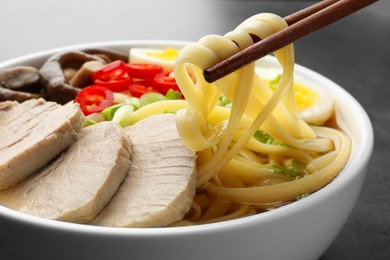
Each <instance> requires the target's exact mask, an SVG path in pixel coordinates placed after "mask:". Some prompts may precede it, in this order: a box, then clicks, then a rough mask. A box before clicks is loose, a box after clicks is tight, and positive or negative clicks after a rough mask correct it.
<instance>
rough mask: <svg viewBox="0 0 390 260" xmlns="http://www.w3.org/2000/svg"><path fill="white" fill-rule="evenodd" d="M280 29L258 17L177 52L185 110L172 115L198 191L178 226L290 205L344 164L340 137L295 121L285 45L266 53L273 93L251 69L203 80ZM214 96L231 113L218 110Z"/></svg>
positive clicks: (346, 147) (346, 150)
mask: <svg viewBox="0 0 390 260" xmlns="http://www.w3.org/2000/svg"><path fill="white" fill-rule="evenodd" d="M286 26H287V24H286V22H285V21H284V20H283V19H282V18H280V17H279V16H277V15H274V14H268V13H266V14H259V15H255V16H253V17H251V18H249V19H247V20H246V21H244V22H243V23H242V24H240V25H239V26H238V27H237V28H236V29H235V30H234V31H232V32H229V33H227V34H226V35H224V36H218V35H209V36H205V37H203V38H201V39H200V40H199V41H198V42H197V43H194V44H191V45H188V46H186V47H185V48H183V49H182V50H181V52H180V54H179V57H178V59H177V61H176V65H175V70H174V73H175V78H176V81H177V83H178V85H179V87H180V90H181V92H182V93H183V95H184V96H185V98H186V101H187V105H186V108H185V109H181V110H179V111H178V112H177V128H178V131H179V133H180V136H181V138H182V139H183V141H184V142H185V143H186V145H187V147H189V148H190V149H191V150H193V151H195V152H197V154H198V165H197V166H198V179H197V189H198V190H197V195H196V197H195V199H194V203H193V207H192V210H191V212H190V213H189V214H188V216H187V220H186V221H190V222H191V223H207V222H209V221H218V220H224V219H230V218H236V217H239V216H245V215H249V214H254V213H256V212H258V211H261V210H263V209H269V208H274V207H277V206H279V205H282V204H284V203H286V202H290V201H294V200H296V199H299V198H301V197H304V196H306V195H308V194H310V193H313V192H315V191H317V190H319V189H320V188H322V187H324V186H325V185H327V184H328V183H329V182H330V181H331V180H332V179H334V178H335V177H336V176H337V175H338V173H339V172H340V171H341V169H342V168H343V167H344V165H345V164H346V162H347V160H348V158H349V154H350V148H351V142H350V140H349V138H348V137H347V135H346V134H345V133H343V132H342V131H340V130H338V129H336V128H333V127H329V126H313V125H310V124H308V123H307V122H305V121H303V120H302V119H300V118H299V117H298V112H297V107H296V102H295V95H294V88H293V85H294V75H293V74H294V49H293V45H292V44H290V45H288V46H286V47H284V48H282V49H280V50H278V51H276V52H275V53H274V56H275V57H276V59H277V61H278V62H279V64H280V66H281V68H282V71H281V77H280V80H279V82H278V84H277V87H276V88H275V91H272V90H271V89H270V88H269V86H268V85H267V83H266V82H265V81H264V80H263V79H262V78H261V75H258V73H256V71H255V63H252V64H249V65H247V66H245V67H244V68H241V69H239V70H238V71H236V72H233V73H231V74H229V75H228V76H225V77H224V78H222V79H220V80H218V81H216V82H214V83H208V82H207V81H206V80H205V79H204V77H203V70H204V69H206V68H208V67H210V66H211V65H214V64H216V63H217V62H219V61H220V60H222V59H224V58H227V57H228V56H231V55H233V54H235V53H237V52H238V51H239V50H242V49H244V48H246V47H248V46H249V45H251V44H253V40H252V37H253V36H256V37H259V38H260V39H263V38H266V37H268V36H269V35H271V34H273V33H275V32H277V31H279V30H281V29H283V28H285V27H286ZM221 95H222V96H224V97H226V98H227V99H229V100H231V101H232V106H231V108H226V107H221V106H218V101H219V99H220V97H221ZM256 135H263V136H266V137H267V138H268V140H267V141H265V142H264V141H262V140H260V141H259V140H258V138H256ZM269 140H272V141H269Z"/></svg>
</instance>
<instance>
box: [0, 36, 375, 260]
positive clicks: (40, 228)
mask: <svg viewBox="0 0 390 260" xmlns="http://www.w3.org/2000/svg"><path fill="white" fill-rule="evenodd" d="M185 44H188V43H187V42H177V41H174V42H172V41H122V42H103V43H95V44H84V45H77V46H70V47H66V48H61V49H55V50H49V51H44V52H40V53H36V54H31V55H27V56H24V57H21V58H17V59H13V60H10V61H7V62H3V63H1V64H0V69H3V68H6V67H10V66H14V65H20V64H23V65H34V66H40V65H41V64H42V63H43V62H44V61H45V60H46V59H47V58H48V57H49V56H50V55H52V54H53V53H55V52H58V51H64V50H70V49H80V48H85V47H110V48H114V49H116V50H119V51H123V52H125V53H126V52H127V51H128V49H129V48H131V47H135V46H138V47H139V46H143V47H146V46H149V47H153V46H154V47H168V46H169V47H177V48H180V47H182V46H184V45H185ZM259 65H260V66H263V65H264V66H274V65H275V63H274V60H273V59H269V58H266V59H264V60H262V61H260V62H259ZM296 73H297V76H298V77H302V78H304V79H305V80H307V81H309V82H312V83H313V84H317V85H320V86H323V87H324V88H326V89H327V91H329V92H330V93H332V94H333V95H334V97H335V99H336V103H337V106H338V109H339V110H340V113H341V116H342V117H343V119H344V120H345V122H346V126H347V128H348V131H349V133H350V135H351V136H352V138H353V151H352V156H351V158H350V160H349V163H348V164H347V165H346V167H345V169H344V170H343V171H342V172H341V174H340V175H339V176H338V177H337V178H336V179H335V180H334V181H333V182H332V183H330V184H329V185H327V186H326V187H324V188H323V189H321V190H320V191H318V192H316V193H314V194H312V195H310V196H308V197H307V198H305V199H302V200H299V201H297V202H294V203H291V204H289V205H286V206H283V207H281V208H278V209H275V210H272V211H269V212H266V213H262V214H258V215H255V216H250V217H246V218H241V219H236V220H231V221H226V222H220V223H215V224H207V225H200V226H189V227H172V228H147V229H134V228H128V229H126V228H107V227H96V226H88V225H80V224H72V223H65V222H60V221H53V220H47V219H43V218H39V217H34V216H30V215H26V214H23V213H20V212H16V211H14V210H10V209H8V208H5V207H2V206H0V258H1V259H13V260H14V259H40V260H43V259H56V260H59V259H67V260H68V259H72V260H76V259H83V260H84V259H107V260H108V259H110V260H115V259H143V260H148V259H167V260H168V259H169V260H191V259H213V260H217V259H221V260H237V259H267V260H271V259H289V260H294V259H296V260H305V259H307V260H313V259H317V258H319V257H320V256H321V255H322V254H323V252H324V251H325V250H326V249H327V248H328V247H329V245H330V244H331V242H332V241H333V240H334V239H335V237H336V236H337V234H338V233H339V231H340V230H341V228H342V226H343V225H344V223H345V222H346V220H347V218H348V216H349V214H350V212H351V210H352V208H353V206H354V204H355V202H356V200H357V197H358V195H359V192H360V190H361V187H362V184H363V181H364V177H365V173H366V168H367V164H368V161H369V158H370V156H371V153H372V148H373V131H372V126H371V123H370V121H369V118H368V116H367V114H366V112H365V111H364V110H363V108H362V107H361V106H360V105H359V103H358V102H357V101H356V100H355V99H354V98H353V97H352V96H351V95H350V94H348V93H347V92H346V91H345V90H344V89H342V88H341V87H340V86H338V85H337V84H335V83H334V82H332V81H330V80H329V79H327V78H325V77H323V76H321V75H319V74H317V73H316V72H313V71H311V70H309V69H307V68H304V67H302V66H299V65H297V66H296Z"/></svg>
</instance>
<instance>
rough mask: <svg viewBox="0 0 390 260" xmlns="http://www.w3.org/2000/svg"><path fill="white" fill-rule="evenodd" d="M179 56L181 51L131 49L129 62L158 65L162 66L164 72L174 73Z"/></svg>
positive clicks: (170, 49) (172, 49)
mask: <svg viewBox="0 0 390 260" xmlns="http://www.w3.org/2000/svg"><path fill="white" fill-rule="evenodd" d="M178 55H179V50H177V49H174V48H166V49H154V48H131V49H130V51H129V62H131V63H149V64H156V65H160V66H162V67H163V69H164V71H172V70H173V69H174V67H175V61H176V58H177V56H178Z"/></svg>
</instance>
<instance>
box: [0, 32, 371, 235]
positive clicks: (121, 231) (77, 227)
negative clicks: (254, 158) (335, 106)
mask: <svg viewBox="0 0 390 260" xmlns="http://www.w3.org/2000/svg"><path fill="white" fill-rule="evenodd" d="M190 43H193V42H190V41H178V40H122V41H103V42H91V43H83V44H75V45H68V46H64V47H59V48H52V49H48V50H43V51H38V52H34V53H31V54H27V55H23V56H20V57H17V58H13V59H10V60H7V61H3V62H0V69H3V68H7V67H11V66H15V65H17V64H19V65H22V64H23V63H26V62H27V61H30V62H31V61H34V60H39V59H42V58H43V57H48V56H49V55H52V54H54V53H57V52H62V51H69V50H75V49H84V48H91V47H94V48H97V47H106V48H113V49H120V48H130V47H136V46H137V47H138V46H139V47H161V46H167V47H175V48H181V47H184V46H185V45H187V44H190ZM265 59H270V60H272V59H275V58H274V57H270V56H268V57H265ZM35 63H36V61H35ZM295 71H296V73H298V74H301V75H310V76H311V77H313V78H310V79H313V80H314V81H317V82H318V81H319V82H321V84H323V85H327V86H329V87H330V88H331V89H332V91H337V95H338V97H337V98H338V100H343V101H345V102H348V103H349V104H350V105H351V106H353V107H354V109H356V110H357V111H356V114H359V115H360V118H361V120H360V121H359V122H358V123H359V125H358V126H356V127H359V129H360V131H361V132H362V136H365V137H366V138H364V139H362V140H361V141H360V143H359V144H360V145H359V146H357V149H356V148H355V147H353V152H354V154H353V155H351V158H359V160H354V162H353V164H352V163H351V162H350V160H351V158H350V160H349V161H348V163H347V165H346V166H345V167H344V169H343V170H342V172H341V173H340V174H339V175H338V176H337V177H336V178H335V179H334V180H333V181H332V182H331V183H329V184H328V185H326V186H325V187H323V188H322V189H320V190H319V191H317V192H315V193H313V194H311V195H310V196H308V197H306V198H304V199H302V200H298V201H295V202H293V203H290V204H287V205H284V206H282V207H280V208H277V209H274V210H270V211H267V212H264V213H261V214H256V215H252V216H247V217H244V218H238V219H233V220H227V221H222V222H217V223H210V224H203V225H195V226H184V227H164V228H117V227H103V226H92V225H88V224H76V223H69V222H62V221H57V220H51V219H45V218H41V217H37V216H32V215H29V214H25V213H21V212H18V211H15V210H12V209H9V208H7V207H5V206H2V205H0V216H1V217H5V218H8V219H12V220H13V221H18V222H23V223H24V224H27V225H32V226H36V227H39V228H45V229H55V230H60V231H63V232H72V233H83V234H84V233H86V234H93V235H109V236H128V237H133V236H134V237H140V236H141V237H150V236H152V237H159V236H169V235H183V236H185V235H188V234H194V233H199V232H201V233H203V232H215V231H218V230H226V229H240V228H243V227H248V226H251V225H256V224H258V223H267V222H270V221H273V220H275V219H276V218H282V217H284V216H286V215H289V214H291V213H293V212H297V211H299V210H301V209H303V208H306V207H310V205H313V204H317V203H320V202H321V201H322V200H324V199H326V197H327V196H329V194H332V193H333V192H335V191H337V190H340V189H343V188H344V187H345V186H346V185H348V183H350V182H351V181H352V180H353V179H354V178H355V175H358V174H360V172H361V169H362V168H364V167H365V165H366V164H367V163H368V161H369V159H370V157H371V154H372V150H373V144H374V134H373V128H372V124H371V121H370V119H369V117H368V115H367V113H366V112H365V110H364V109H363V107H362V106H361V105H360V104H359V102H358V101H357V100H356V99H355V98H354V97H353V96H352V95H351V94H350V93H349V92H347V91H346V90H345V89H344V88H342V87H341V86H339V85H338V84H336V83H335V82H333V81H331V80H330V79H328V78H327V77H325V76H323V75H321V74H319V73H317V72H315V71H313V70H311V69H309V68H306V67H304V66H302V65H300V64H297V63H296V64H295ZM346 170H348V171H349V172H351V174H343V173H344V172H345V171H346Z"/></svg>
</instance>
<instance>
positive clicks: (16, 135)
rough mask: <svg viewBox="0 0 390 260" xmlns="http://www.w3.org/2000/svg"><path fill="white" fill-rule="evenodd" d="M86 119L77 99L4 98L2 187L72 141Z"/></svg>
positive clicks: (1, 107)
mask: <svg viewBox="0 0 390 260" xmlns="http://www.w3.org/2000/svg"><path fill="white" fill-rule="evenodd" d="M84 122H85V117H84V115H83V114H82V112H81V110H80V108H79V106H78V104H74V103H69V104H67V105H64V106H61V105H59V104H57V103H55V102H46V101H44V100H43V99H31V100H28V101H25V102H23V103H17V102H14V101H6V102H1V103H0V190H2V189H5V188H8V187H10V186H12V185H15V184H16V183H18V182H20V181H21V180H23V179H24V178H25V177H27V176H28V175H30V174H32V173H33V172H35V171H36V170H38V169H40V168H41V167H43V166H45V165H46V164H47V163H48V162H49V161H50V160H51V159H53V158H54V157H55V156H56V155H57V154H59V153H60V152H61V151H63V150H64V149H65V148H67V147H68V146H69V145H71V144H72V143H73V142H74V140H75V138H76V136H77V133H78V132H79V131H80V129H81V128H82V126H83V125H84Z"/></svg>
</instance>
